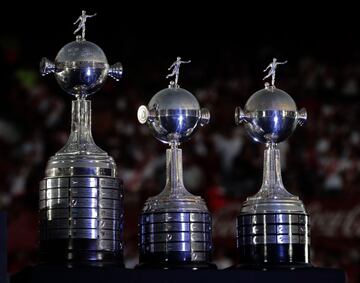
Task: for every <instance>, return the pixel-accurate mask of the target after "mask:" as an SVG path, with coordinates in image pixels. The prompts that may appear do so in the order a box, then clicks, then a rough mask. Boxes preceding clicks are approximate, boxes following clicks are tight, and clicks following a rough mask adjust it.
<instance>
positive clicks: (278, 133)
mask: <svg viewBox="0 0 360 283" xmlns="http://www.w3.org/2000/svg"><path fill="white" fill-rule="evenodd" d="M306 117H307V115H306V110H305V109H302V110H301V111H297V108H296V104H295V102H294V100H293V99H292V98H291V96H290V95H289V94H287V93H286V92H285V91H282V90H280V89H277V88H275V87H272V86H268V87H266V88H264V89H262V90H259V91H257V92H255V93H254V94H253V95H252V96H251V97H250V98H249V100H248V101H247V103H246V105H245V109H244V110H243V109H241V108H240V107H237V108H236V111H235V122H236V123H237V124H239V123H241V122H244V125H245V129H246V131H247V132H248V134H249V135H250V136H251V137H252V138H253V140H255V141H257V142H261V143H268V142H271V143H279V142H282V141H284V140H285V139H287V138H288V137H289V136H290V135H291V134H292V133H293V131H294V130H295V128H296V126H297V125H298V124H300V125H302V124H303V123H304V122H305V120H306Z"/></svg>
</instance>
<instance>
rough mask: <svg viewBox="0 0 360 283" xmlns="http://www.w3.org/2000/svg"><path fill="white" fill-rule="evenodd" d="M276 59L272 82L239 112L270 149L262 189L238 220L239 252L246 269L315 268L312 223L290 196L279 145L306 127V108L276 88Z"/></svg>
mask: <svg viewBox="0 0 360 283" xmlns="http://www.w3.org/2000/svg"><path fill="white" fill-rule="evenodd" d="M285 63H286V61H285V62H278V61H277V60H276V58H274V59H273V61H272V63H270V65H269V66H268V67H267V68H266V69H265V70H264V72H266V71H267V70H268V69H270V70H269V73H268V74H267V75H266V76H265V77H264V80H265V79H267V78H269V77H270V76H271V78H272V83H271V85H270V84H269V83H265V88H264V89H261V90H259V91H257V92H255V93H254V94H253V95H252V96H251V97H250V98H249V100H248V101H247V103H246V105H245V109H242V108H240V107H237V108H236V110H235V121H236V124H241V123H243V124H244V126H245V129H246V131H247V133H248V134H249V135H250V136H251V137H252V138H253V140H255V141H256V142H260V143H263V144H265V145H266V149H265V153H264V169H263V170H264V171H263V181H262V186H261V188H260V191H259V192H258V193H256V194H255V195H254V196H251V197H248V198H247V200H246V201H245V202H244V203H243V206H242V209H241V212H240V215H239V216H238V218H237V248H238V255H239V262H240V266H245V267H249V266H250V267H255V268H256V267H259V268H267V267H269V268H271V267H275V268H277V267H296V266H298V267H303V266H310V261H309V249H310V224H309V216H308V214H307V213H306V211H305V208H304V205H303V203H302V202H301V200H299V198H298V197H297V196H294V195H292V194H290V193H289V192H288V191H287V190H286V189H285V187H284V185H283V182H282V178H281V166H280V151H279V149H278V143H280V142H282V141H284V140H286V139H287V138H288V137H289V136H290V135H291V134H292V132H293V131H294V130H295V128H296V126H297V125H298V124H299V125H303V123H304V122H305V120H306V118H307V114H306V110H305V109H301V110H299V111H298V110H297V108H296V104H295V102H294V100H293V99H292V98H291V96H290V95H289V94H287V93H286V92H285V91H283V90H281V89H278V88H276V87H275V72H276V68H277V66H278V65H279V64H285Z"/></svg>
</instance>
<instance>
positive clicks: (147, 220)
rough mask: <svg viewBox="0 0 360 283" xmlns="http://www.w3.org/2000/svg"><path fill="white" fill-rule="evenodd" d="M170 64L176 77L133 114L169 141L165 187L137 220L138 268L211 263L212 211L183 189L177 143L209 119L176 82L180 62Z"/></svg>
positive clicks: (147, 203)
mask: <svg viewBox="0 0 360 283" xmlns="http://www.w3.org/2000/svg"><path fill="white" fill-rule="evenodd" d="M180 59H181V58H180V57H178V58H177V61H176V62H175V63H174V64H173V65H172V66H171V67H170V68H169V69H171V68H173V67H174V70H173V72H172V73H171V74H169V75H168V76H167V77H171V76H175V82H170V85H169V87H168V88H167V89H163V90H161V91H159V92H158V93H156V94H155V95H154V96H153V97H152V98H151V100H150V102H149V104H148V106H144V105H142V106H140V107H139V110H138V113H137V117H138V120H139V122H140V123H141V124H146V125H147V126H148V127H149V128H150V129H151V131H152V134H153V135H154V137H156V138H157V139H158V140H160V141H161V142H163V143H166V144H169V145H170V148H169V149H167V150H166V184H165V188H164V190H163V191H162V192H161V193H160V194H158V195H156V196H154V197H150V198H149V199H147V201H146V203H145V205H144V208H143V211H142V214H141V217H140V223H139V234H140V243H139V250H140V265H139V266H140V267H144V268H147V267H157V268H166V269H167V268H190V269H192V268H213V267H214V265H212V264H211V255H212V239H211V230H212V228H211V216H210V214H209V212H208V209H207V207H206V204H205V202H204V200H203V199H202V198H201V197H199V196H195V195H193V194H191V193H190V192H188V191H187V190H186V188H185V186H184V183H183V169H182V151H181V149H179V148H178V146H179V144H180V143H182V142H184V141H186V140H188V139H190V138H191V136H192V135H193V134H194V133H195V132H196V130H197V129H198V128H199V126H203V125H206V124H208V123H209V120H210V113H209V111H208V110H207V109H205V108H202V109H201V108H200V105H199V103H198V101H197V99H196V98H195V96H194V95H193V94H191V93H190V92H189V91H187V90H185V89H183V88H180V87H179V85H178V84H177V82H178V78H179V67H180V64H181V63H186V62H188V61H186V62H185V61H181V60H180Z"/></svg>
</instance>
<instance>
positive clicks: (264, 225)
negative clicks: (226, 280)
mask: <svg viewBox="0 0 360 283" xmlns="http://www.w3.org/2000/svg"><path fill="white" fill-rule="evenodd" d="M237 248H238V254H239V260H240V263H241V264H244V265H262V266H264V265H268V264H270V265H277V264H279V265H283V264H290V265H291V264H305V265H307V264H310V262H309V249H310V223H309V217H308V215H306V214H301V213H298V214H296V213H259V214H241V215H240V216H238V218H237Z"/></svg>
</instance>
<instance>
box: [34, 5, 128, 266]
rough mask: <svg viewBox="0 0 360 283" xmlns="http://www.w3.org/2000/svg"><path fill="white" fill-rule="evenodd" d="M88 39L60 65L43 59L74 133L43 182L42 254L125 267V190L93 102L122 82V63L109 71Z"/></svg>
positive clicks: (61, 57)
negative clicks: (65, 96)
mask: <svg viewBox="0 0 360 283" xmlns="http://www.w3.org/2000/svg"><path fill="white" fill-rule="evenodd" d="M86 17H89V16H87V15H86V13H85V11H83V14H82V16H80V18H79V20H78V21H80V25H79V29H80V28H82V29H83V36H82V37H80V36H77V37H76V41H74V42H70V43H69V44H67V45H65V46H64V47H63V48H62V49H61V50H60V52H59V53H58V55H57V56H56V59H55V63H52V62H50V61H49V60H48V59H46V58H43V59H42V61H41V63H40V72H41V74H42V75H47V74H49V73H54V74H55V77H56V79H57V81H58V83H59V84H60V86H61V87H62V88H63V89H64V90H65V91H66V92H67V93H69V94H71V95H74V96H75V97H76V100H74V101H73V102H72V114H71V115H72V117H71V133H70V136H69V140H68V141H67V143H66V145H65V146H64V147H63V148H62V149H61V150H60V151H59V152H57V153H56V154H55V156H53V157H51V158H50V160H49V161H48V164H47V167H46V172H45V178H44V180H42V181H41V182H40V251H41V260H42V261H43V262H47V263H49V262H61V263H66V264H68V265H73V264H91V265H103V264H120V265H122V262H123V246H122V231H123V189H122V182H121V181H120V180H119V179H118V176H117V170H116V164H115V162H114V160H113V158H112V157H110V156H109V155H108V154H107V153H106V152H105V151H103V150H102V149H101V148H99V147H98V146H97V145H96V144H95V143H94V140H93V138H92V134H91V102H90V101H89V100H86V97H87V96H88V95H90V94H93V93H95V92H96V91H98V90H99V89H100V88H101V86H102V85H103V84H104V82H105V79H106V77H107V76H111V77H113V78H115V79H117V80H118V79H120V77H121V75H122V67H121V64H120V63H117V64H115V65H113V67H109V65H108V63H107V59H106V56H105V54H104V52H103V51H102V50H101V48H100V47H98V46H97V45H95V44H94V43H92V42H89V41H86V40H85V21H86Z"/></svg>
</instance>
